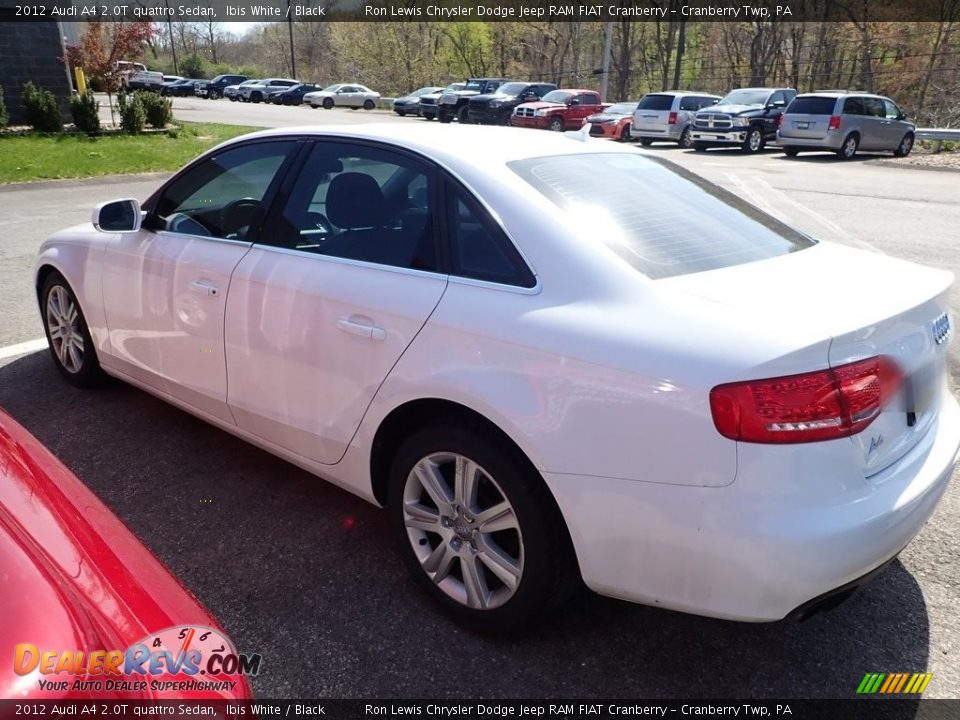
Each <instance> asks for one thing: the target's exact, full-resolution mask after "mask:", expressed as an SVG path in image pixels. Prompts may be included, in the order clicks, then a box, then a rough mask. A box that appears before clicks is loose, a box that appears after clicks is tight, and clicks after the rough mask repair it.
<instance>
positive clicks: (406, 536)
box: [36, 124, 960, 630]
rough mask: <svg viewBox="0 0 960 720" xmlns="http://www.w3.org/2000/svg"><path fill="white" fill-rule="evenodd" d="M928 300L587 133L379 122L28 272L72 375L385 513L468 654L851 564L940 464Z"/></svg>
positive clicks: (205, 183)
mask: <svg viewBox="0 0 960 720" xmlns="http://www.w3.org/2000/svg"><path fill="white" fill-rule="evenodd" d="M952 280H953V278H952V275H951V274H950V273H948V272H945V271H943V270H937V269H931V268H925V267H920V266H918V265H914V264H911V263H908V262H904V261H901V260H896V259H893V258H890V257H887V256H884V255H880V254H874V253H869V252H864V251H861V250H856V249H851V248H849V247H845V246H841V245H835V244H831V243H828V242H817V241H816V240H814V239H811V238H809V237H807V236H805V235H803V234H801V233H800V232H798V231H796V230H795V229H793V228H791V227H788V226H786V225H784V224H782V223H781V222H779V221H777V220H775V219H773V218H771V217H769V216H767V215H765V214H764V213H762V212H761V211H759V210H757V209H756V208H755V207H753V206H751V205H748V204H746V203H744V202H743V201H741V200H739V199H737V198H736V197H734V196H733V195H731V194H729V193H727V192H726V191H724V190H722V189H720V188H717V187H715V186H714V185H711V184H710V183H708V182H706V181H704V180H702V179H701V178H699V177H698V176H696V175H693V174H691V173H690V172H688V171H686V170H682V169H679V168H677V167H675V166H673V165H672V164H670V163H669V162H665V161H663V160H661V159H658V158H657V157H655V156H648V155H645V154H644V153H643V152H641V151H638V150H635V149H630V148H628V147H622V146H618V145H615V144H612V143H604V142H602V141H598V140H592V139H589V138H587V137H584V136H583V135H582V134H580V133H567V134H554V133H543V134H542V135H530V134H527V133H524V132H520V131H516V130H514V129H511V128H483V127H464V128H460V127H457V126H450V127H442V128H436V127H432V126H415V125H414V126H407V125H393V124H390V125H387V124H373V125H364V126H355V127H349V128H345V127H337V128H335V129H325V128H320V127H310V128H303V129H289V128H285V129H282V130H270V131H264V132H258V133H254V134H252V135H247V136H245V137H242V138H239V139H236V140H233V141H230V142H228V143H226V144H223V145H220V146H219V147H217V148H215V149H213V150H211V151H209V152H207V153H206V154H205V155H203V156H201V157H199V158H197V159H196V160H195V161H193V162H192V163H190V164H189V165H187V166H186V167H185V168H184V169H183V170H181V171H180V172H178V173H177V174H176V175H174V176H173V177H172V178H171V179H169V180H168V181H167V182H166V183H164V184H163V185H162V186H161V187H160V188H159V189H158V190H157V191H156V192H155V193H154V194H153V195H152V196H151V197H149V198H147V199H146V200H145V201H144V202H143V204H142V206H141V205H140V204H139V203H138V202H137V201H135V200H118V201H115V202H111V203H105V204H103V205H101V206H99V207H98V208H96V209H95V210H94V212H93V217H92V222H91V223H88V224H84V225H80V226H77V227H73V228H71V229H69V230H65V231H63V232H60V233H57V234H56V235H54V236H52V237H51V238H50V239H49V240H48V241H47V242H46V243H45V244H44V245H43V246H42V248H41V250H40V253H39V257H38V260H37V263H36V289H37V296H38V300H39V304H40V310H41V314H42V318H43V322H44V325H45V328H46V332H47V337H48V339H49V343H50V349H51V354H52V356H53V359H54V361H55V363H56V366H57V368H58V369H59V371H60V373H61V374H62V375H63V377H64V378H65V379H66V380H67V381H69V382H71V383H74V384H76V385H80V386H87V385H92V384H94V383H96V382H97V381H98V380H100V379H101V378H102V376H103V375H104V374H106V375H110V376H113V377H116V378H120V379H122V380H124V381H126V382H128V383H131V384H133V385H136V386H138V387H140V388H142V389H144V390H146V391H147V392H150V393H153V394H155V395H157V396H159V397H161V398H164V399H165V400H168V401H169V402H171V403H173V404H175V405H177V406H179V407H181V408H183V409H184V410H186V411H188V412H190V413H193V414H195V415H197V416H199V417H201V418H203V419H205V420H207V421H209V422H210V423H213V424H214V425H216V426H218V427H220V428H223V429H225V430H227V431H229V432H231V433H234V434H236V435H238V436H240V437H241V438H244V439H245V440H248V441H249V442H251V443H254V444H256V445H258V446H260V447H262V448H265V449H267V450H269V451H270V452H272V453H275V454H276V455H278V456H280V457H282V458H284V459H286V460H288V461H289V462H291V463H293V464H295V465H298V466H300V467H302V468H305V469H307V470H309V471H310V472H312V473H315V474H316V475H318V476H321V477H322V478H324V479H326V480H328V481H330V482H332V483H335V484H336V485H339V486H340V487H343V488H345V489H347V490H349V491H350V492H353V493H355V494H357V495H359V496H360V497H362V498H365V499H367V500H369V501H370V502H373V503H377V504H378V505H382V506H386V507H387V508H388V511H389V515H390V519H391V524H392V526H393V529H394V532H395V536H396V541H397V543H398V544H399V546H400V549H401V554H402V555H403V557H404V558H405V561H406V562H407V563H408V564H409V566H410V568H411V570H412V572H413V574H414V576H415V577H416V578H417V580H418V582H419V583H420V584H421V585H422V586H423V587H424V588H425V590H426V592H427V593H429V594H430V595H432V596H433V598H434V599H435V600H436V601H437V602H439V603H440V604H441V605H442V606H444V607H445V608H446V609H447V610H448V611H449V612H451V613H452V614H453V615H455V616H456V617H457V618H458V619H459V620H460V621H462V622H464V623H465V624H468V625H472V626H475V627H480V628H485V629H490V630H509V629H512V628H517V627H519V626H522V625H523V624H525V623H527V622H529V621H530V620H531V619H533V618H536V617H538V616H539V615H540V614H541V613H542V612H544V611H547V610H550V609H555V608H556V607H557V606H558V605H559V604H561V603H562V601H563V599H564V598H565V597H566V596H567V595H568V594H569V593H570V592H571V590H573V589H576V588H577V587H578V585H579V583H580V580H581V579H582V581H583V582H584V583H585V584H586V585H587V586H588V587H589V588H591V589H593V590H594V591H596V592H598V593H602V594H604V595H610V596H614V597H618V598H624V599H628V600H632V601H635V602H640V603H647V604H650V605H656V606H659V607H664V608H672V609H676V610H682V611H686V612H691V613H697V614H702V615H708V616H713V617H720V618H730V619H736V620H745V621H775V620H780V619H782V618H785V617H798V616H803V615H806V614H808V613H811V612H814V611H816V610H818V609H821V608H823V607H825V606H828V605H831V604H833V603H835V602H837V601H838V600H839V599H840V598H841V597H843V596H845V595H846V594H847V593H849V592H850V591H851V590H852V589H853V588H855V587H856V586H857V585H858V584H860V583H862V582H863V581H864V580H865V579H867V578H868V577H870V576H872V575H874V574H876V572H877V571H878V570H880V569H881V568H882V567H884V566H885V565H886V564H887V563H888V562H889V561H890V560H892V559H893V558H894V557H896V555H897V554H898V553H899V552H900V551H901V550H902V549H903V547H904V546H905V545H906V544H907V543H908V542H910V540H911V539H912V538H913V537H914V536H915V535H916V534H917V532H918V531H919V530H920V528H921V527H922V525H923V524H924V522H925V521H926V520H927V518H929V517H930V515H931V513H932V512H933V511H934V508H935V507H936V505H937V502H938V500H939V499H940V497H941V496H942V495H943V493H944V491H945V489H946V487H947V484H948V482H949V480H950V477H951V474H952V471H953V468H954V465H955V462H956V459H957V454H958V447H960V414H958V406H957V403H956V402H955V400H954V399H953V396H952V395H951V393H950V391H949V389H948V382H947V372H946V359H947V345H948V340H949V338H950V334H951V328H950V318H949V311H948V290H949V288H950V285H951V283H952ZM305 551H306V552H309V549H305Z"/></svg>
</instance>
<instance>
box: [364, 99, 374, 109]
mask: <svg viewBox="0 0 960 720" xmlns="http://www.w3.org/2000/svg"><path fill="white" fill-rule="evenodd" d="M376 106H377V104H376V103H375V102H374V101H373V100H364V101H363V109H364V110H373V109H374V108H375V107H376Z"/></svg>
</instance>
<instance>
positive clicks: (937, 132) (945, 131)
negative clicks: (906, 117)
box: [914, 128, 960, 153]
mask: <svg viewBox="0 0 960 720" xmlns="http://www.w3.org/2000/svg"><path fill="white" fill-rule="evenodd" d="M914 137H916V139H917V140H933V152H934V153H938V152H940V148H941V147H943V141H944V140H956V141H958V142H960V129H951V128H917V131H916V132H915V133H914Z"/></svg>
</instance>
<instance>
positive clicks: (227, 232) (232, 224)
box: [220, 198, 263, 238]
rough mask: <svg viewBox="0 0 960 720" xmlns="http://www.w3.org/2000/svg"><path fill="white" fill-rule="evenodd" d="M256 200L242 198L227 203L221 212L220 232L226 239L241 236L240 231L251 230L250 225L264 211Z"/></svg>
mask: <svg viewBox="0 0 960 720" xmlns="http://www.w3.org/2000/svg"><path fill="white" fill-rule="evenodd" d="M262 207H263V206H262V205H261V204H260V201H259V200H257V199H256V198H241V199H240V200H234V201H233V202H231V203H227V204H226V205H225V206H224V207H223V210H221V211H220V230H221V231H222V232H223V236H224V237H226V238H235V237H239V236H240V230H242V229H244V228H247V229H249V227H250V223H252V222H253V220H254V219H255V218H256V216H257V213H258V212H260V210H261V209H262Z"/></svg>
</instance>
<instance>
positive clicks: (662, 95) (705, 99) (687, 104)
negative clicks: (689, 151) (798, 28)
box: [630, 91, 720, 148]
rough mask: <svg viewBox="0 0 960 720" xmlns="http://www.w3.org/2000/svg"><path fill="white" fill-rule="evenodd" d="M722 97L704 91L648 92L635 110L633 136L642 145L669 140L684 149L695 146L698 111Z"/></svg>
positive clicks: (632, 126) (632, 124)
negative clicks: (695, 118) (695, 120)
mask: <svg viewBox="0 0 960 720" xmlns="http://www.w3.org/2000/svg"><path fill="white" fill-rule="evenodd" d="M719 99H720V96H719V95H711V94H710V93H702V92H677V91H667V92H657V93H647V94H646V95H644V96H643V97H642V98H640V102H638V103H637V109H636V110H634V111H633V122H632V123H631V124H630V137H631V138H632V139H634V140H639V141H640V144H641V145H650V144H651V143H653V142H655V141H657V140H669V141H671V142H675V143H677V144H678V145H679V146H680V147H682V148H689V147H690V146H691V145H692V144H693V140H692V139H691V138H690V128H691V127H692V126H693V118H694V116H695V115H696V114H697V110H700V109H702V108H705V107H708V106H710V105H716V103H717V101H718V100H719Z"/></svg>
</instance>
